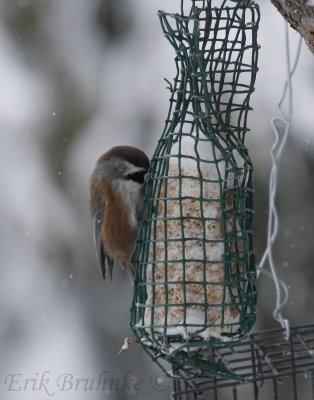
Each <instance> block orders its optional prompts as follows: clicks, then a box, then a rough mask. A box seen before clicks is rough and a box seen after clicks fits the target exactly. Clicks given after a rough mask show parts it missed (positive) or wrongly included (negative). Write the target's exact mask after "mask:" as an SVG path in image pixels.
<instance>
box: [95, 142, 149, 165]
mask: <svg viewBox="0 0 314 400" xmlns="http://www.w3.org/2000/svg"><path fill="white" fill-rule="evenodd" d="M114 157H116V158H120V159H122V160H125V161H128V162H129V163H130V164H133V165H134V166H136V167H139V168H143V169H145V170H147V169H148V167H149V159H148V157H147V155H146V154H145V153H144V152H143V151H142V150H140V149H137V148H136V147H132V146H115V147H113V148H112V149H110V150H109V151H107V152H106V153H105V154H103V155H102V156H101V157H100V158H99V159H98V161H97V163H101V162H103V161H108V160H109V159H110V158H114Z"/></svg>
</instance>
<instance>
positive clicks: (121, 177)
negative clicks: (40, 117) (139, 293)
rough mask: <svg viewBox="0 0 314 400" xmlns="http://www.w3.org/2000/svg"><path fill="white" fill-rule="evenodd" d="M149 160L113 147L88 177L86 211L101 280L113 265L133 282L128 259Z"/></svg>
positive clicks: (135, 151) (133, 151)
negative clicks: (89, 221)
mask: <svg viewBox="0 0 314 400" xmlns="http://www.w3.org/2000/svg"><path fill="white" fill-rule="evenodd" d="M148 168H149V158H148V157H147V155H146V154H145V153H144V152H143V151H141V150H140V149H138V148H136V147H131V146H115V147H113V148H111V149H110V150H109V151H107V152H106V153H104V154H103V155H102V156H100V157H99V159H98V160H97V162H96V166H95V169H94V170H93V172H92V175H91V178H90V212H91V217H92V226H93V233H94V242H95V247H96V253H97V259H98V262H99V265H100V269H101V274H102V277H103V279H106V277H107V274H106V270H107V267H108V269H109V276H110V280H112V271H113V265H114V262H115V261H116V262H118V263H119V264H120V265H121V266H122V268H123V269H125V270H126V272H127V273H128V274H129V276H130V278H131V280H133V279H134V275H133V271H132V267H131V265H130V262H129V259H130V255H131V253H132V250H133V248H134V246H135V241H136V237H137V234H138V229H139V224H140V222H141V219H142V213H143V204H144V195H145V186H146V185H145V182H146V175H147V172H148Z"/></svg>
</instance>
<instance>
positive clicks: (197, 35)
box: [130, 0, 259, 380]
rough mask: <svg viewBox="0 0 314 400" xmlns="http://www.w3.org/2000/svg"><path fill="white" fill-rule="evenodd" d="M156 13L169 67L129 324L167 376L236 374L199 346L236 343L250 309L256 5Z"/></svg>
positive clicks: (197, 4) (227, 3) (195, 2)
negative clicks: (249, 138) (250, 116)
mask: <svg viewBox="0 0 314 400" xmlns="http://www.w3.org/2000/svg"><path fill="white" fill-rule="evenodd" d="M158 15H159V18H160V22H161V26H162V30H163V33H164V36H165V37H166V39H167V40H168V41H169V42H170V44H171V45H172V46H173V48H174V51H175V65H176V71H177V73H176V76H175V78H174V80H173V84H171V85H170V90H171V97H170V108H169V113H168V116H167V119H166V124H165V128H164V131H163V134H162V136H161V138H160V140H159V141H158V144H157V148H156V151H155V153H154V155H153V157H152V160H151V166H150V170H149V174H148V179H147V190H146V196H145V206H144V220H143V222H142V224H141V228H140V231H139V235H138V238H137V242H136V246H135V249H134V251H133V254H132V257H131V262H132V265H133V268H134V273H135V282H134V298H133V302H132V307H131V321H130V325H131V328H132V330H133V332H134V334H135V336H136V338H137V339H138V341H139V342H140V343H141V344H142V346H143V347H144V348H145V350H146V351H147V352H148V353H149V354H150V355H151V356H152V358H153V359H154V360H155V361H156V362H158V363H159V364H160V365H161V366H162V368H163V369H164V371H165V372H166V373H167V374H169V375H170V376H172V377H175V378H180V379H187V380H188V379H192V378H195V377H212V376H222V377H227V378H232V379H238V380H243V377H242V376H241V375H239V374H237V373H234V372H232V371H231V369H230V368H229V367H228V365H227V364H226V363H224V362H223V360H219V359H215V360H213V359H212V358H211V357H208V354H209V353H211V349H212V348H213V346H216V345H221V344H223V345H224V346H227V347H228V346H229V347H231V346H233V345H234V344H235V343H238V342H239V341H241V340H242V339H243V338H245V337H246V336H247V335H248V333H249V332H250V329H251V328H252V326H253V324H254V322H255V318H256V298H257V293H256V286H255V283H256V268H255V257H254V250H253V233H252V218H253V188H252V171H253V166H252V162H251V160H250V157H249V154H248V150H247V148H246V146H245V142H244V139H245V134H246V133H247V132H248V131H249V129H248V127H247V113H248V111H249V110H250V105H249V101H250V95H251V93H252V92H253V90H254V82H255V76H256V72H257V53H258V45H257V30H258V23H259V10H258V6H257V5H256V4H255V3H253V2H251V1H248V0H245V1H243V0H242V1H241V0H238V1H236V0H219V1H218V0H181V7H180V11H179V12H178V13H177V14H169V13H166V12H163V11H159V13H158ZM162 360H165V361H166V362H169V363H170V364H171V365H172V366H173V370H172V372H171V371H169V369H168V368H167V367H165V366H164V363H163V361H162ZM173 371H174V372H173ZM176 371H180V372H176Z"/></svg>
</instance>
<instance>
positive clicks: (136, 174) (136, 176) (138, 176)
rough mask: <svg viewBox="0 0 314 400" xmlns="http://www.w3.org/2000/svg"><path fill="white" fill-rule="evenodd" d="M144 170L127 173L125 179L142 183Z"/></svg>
mask: <svg viewBox="0 0 314 400" xmlns="http://www.w3.org/2000/svg"><path fill="white" fill-rule="evenodd" d="M145 175H146V171H137V172H133V173H132V174H128V175H127V176H126V179H128V180H131V181H134V182H137V183H140V184H143V183H144V181H145Z"/></svg>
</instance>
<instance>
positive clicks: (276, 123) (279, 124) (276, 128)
mask: <svg viewBox="0 0 314 400" xmlns="http://www.w3.org/2000/svg"><path fill="white" fill-rule="evenodd" d="M285 43H286V64H287V80H286V82H285V84H284V87H283V93H282V96H281V99H280V101H279V103H278V112H279V116H278V117H274V118H272V120H271V126H272V129H273V132H274V136H275V141H274V144H273V146H272V148H271V152H270V155H271V160H272V167H271V172H270V179H269V205H268V226H267V246H266V249H265V252H264V254H263V257H262V259H261V262H260V264H259V266H258V270H257V277H259V275H260V273H261V272H262V273H263V274H265V275H266V276H268V277H270V278H272V279H273V281H274V284H275V289H276V306H275V308H274V311H273V316H274V318H275V319H276V320H277V321H278V322H279V323H280V324H281V326H282V327H283V328H284V329H285V336H286V339H289V337H290V327H289V320H288V319H285V318H283V316H282V313H281V310H282V308H283V307H284V306H285V305H286V304H287V302H288V299H289V291H288V288H287V285H286V284H285V282H284V281H283V280H282V279H280V278H279V277H278V275H277V272H276V266H275V262H274V258H273V244H274V241H275V239H276V237H277V234H278V226H279V220H278V213H277V208H276V204H275V200H276V194H277V182H278V173H279V171H278V163H279V161H280V158H281V155H282V152H283V149H284V146H285V144H286V142H287V138H288V135H289V132H290V126H291V121H292V114H293V90H292V76H293V74H294V72H295V70H296V68H297V65H298V62H299V59H300V52H301V43H302V38H301V37H300V39H299V43H298V47H297V51H296V55H295V60H294V63H293V66H292V68H291V61H290V41H289V26H288V24H287V23H286V22H285ZM286 99H287V102H288V105H287V111H286V112H285V110H284V101H285V100H286ZM266 260H268V263H269V267H270V272H269V271H265V270H264V269H263V268H264V265H265V263H266Z"/></svg>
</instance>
